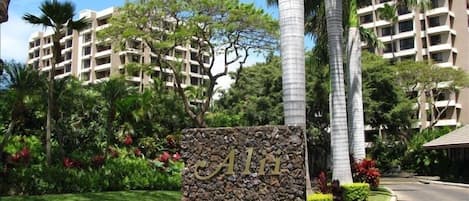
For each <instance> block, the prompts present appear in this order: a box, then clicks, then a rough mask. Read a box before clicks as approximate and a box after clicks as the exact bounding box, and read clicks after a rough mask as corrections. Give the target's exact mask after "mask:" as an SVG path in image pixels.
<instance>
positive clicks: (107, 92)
mask: <svg viewBox="0 0 469 201" xmlns="http://www.w3.org/2000/svg"><path fill="white" fill-rule="evenodd" d="M99 91H100V92H101V95H102V96H103V98H104V100H105V102H106V104H105V108H106V111H107V114H106V134H107V145H108V146H110V145H111V143H112V140H113V137H114V132H115V129H114V122H115V120H116V117H117V102H118V101H119V100H121V99H122V98H124V97H126V96H127V95H128V94H129V91H128V90H127V86H126V84H125V80H123V79H121V78H111V79H110V80H108V81H106V82H104V83H102V84H101V85H100V90H99Z"/></svg>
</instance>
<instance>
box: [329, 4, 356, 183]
mask: <svg viewBox="0 0 469 201" xmlns="http://www.w3.org/2000/svg"><path fill="white" fill-rule="evenodd" d="M325 6H326V7H325V8H326V18H327V21H326V24H327V36H328V37H327V38H328V45H329V63H330V73H331V84H332V86H331V90H332V97H331V103H330V106H331V108H330V110H331V150H332V168H333V169H332V178H333V179H337V180H339V181H340V183H342V184H345V183H352V182H353V181H352V173H351V168H350V158H349V149H348V148H349V146H348V135H347V112H346V103H345V86H344V72H343V60H342V34H343V29H342V0H330V1H325Z"/></svg>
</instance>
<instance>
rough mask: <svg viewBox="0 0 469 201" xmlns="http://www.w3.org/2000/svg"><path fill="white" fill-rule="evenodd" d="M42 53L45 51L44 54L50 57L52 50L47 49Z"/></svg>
mask: <svg viewBox="0 0 469 201" xmlns="http://www.w3.org/2000/svg"><path fill="white" fill-rule="evenodd" d="M42 51H43V54H44V55H49V54H50V48H46V49H44V50H42Z"/></svg>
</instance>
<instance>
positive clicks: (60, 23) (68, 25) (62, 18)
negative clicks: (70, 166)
mask: <svg viewBox="0 0 469 201" xmlns="http://www.w3.org/2000/svg"><path fill="white" fill-rule="evenodd" d="M39 9H40V10H41V15H40V16H35V15H32V14H29V13H27V14H25V15H24V16H23V20H25V21H26V22H28V23H30V24H33V25H41V26H43V27H45V28H47V27H50V28H52V29H53V31H54V34H53V36H52V42H53V45H52V59H51V70H50V71H49V83H48V100H47V105H48V106H47V122H46V158H47V163H48V164H50V162H51V135H52V129H53V125H52V124H53V123H52V112H53V110H54V91H53V88H54V80H55V68H56V65H57V63H60V62H61V61H62V53H61V46H60V39H61V38H62V37H63V36H64V33H65V31H66V30H67V29H73V30H81V29H83V28H85V27H86V26H88V24H89V22H87V21H86V20H85V18H84V17H83V18H81V19H79V20H73V17H74V16H75V6H74V5H73V4H72V3H71V2H62V3H61V2H58V1H57V0H52V1H48V0H45V1H44V2H42V4H41V6H40V7H39Z"/></svg>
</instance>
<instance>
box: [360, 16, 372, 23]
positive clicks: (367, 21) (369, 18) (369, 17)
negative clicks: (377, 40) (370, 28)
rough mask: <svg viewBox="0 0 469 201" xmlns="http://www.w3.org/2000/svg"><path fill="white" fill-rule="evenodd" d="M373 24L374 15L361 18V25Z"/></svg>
mask: <svg viewBox="0 0 469 201" xmlns="http://www.w3.org/2000/svg"><path fill="white" fill-rule="evenodd" d="M370 22H373V14H368V15H364V16H361V17H360V23H361V24H365V23H370Z"/></svg>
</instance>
